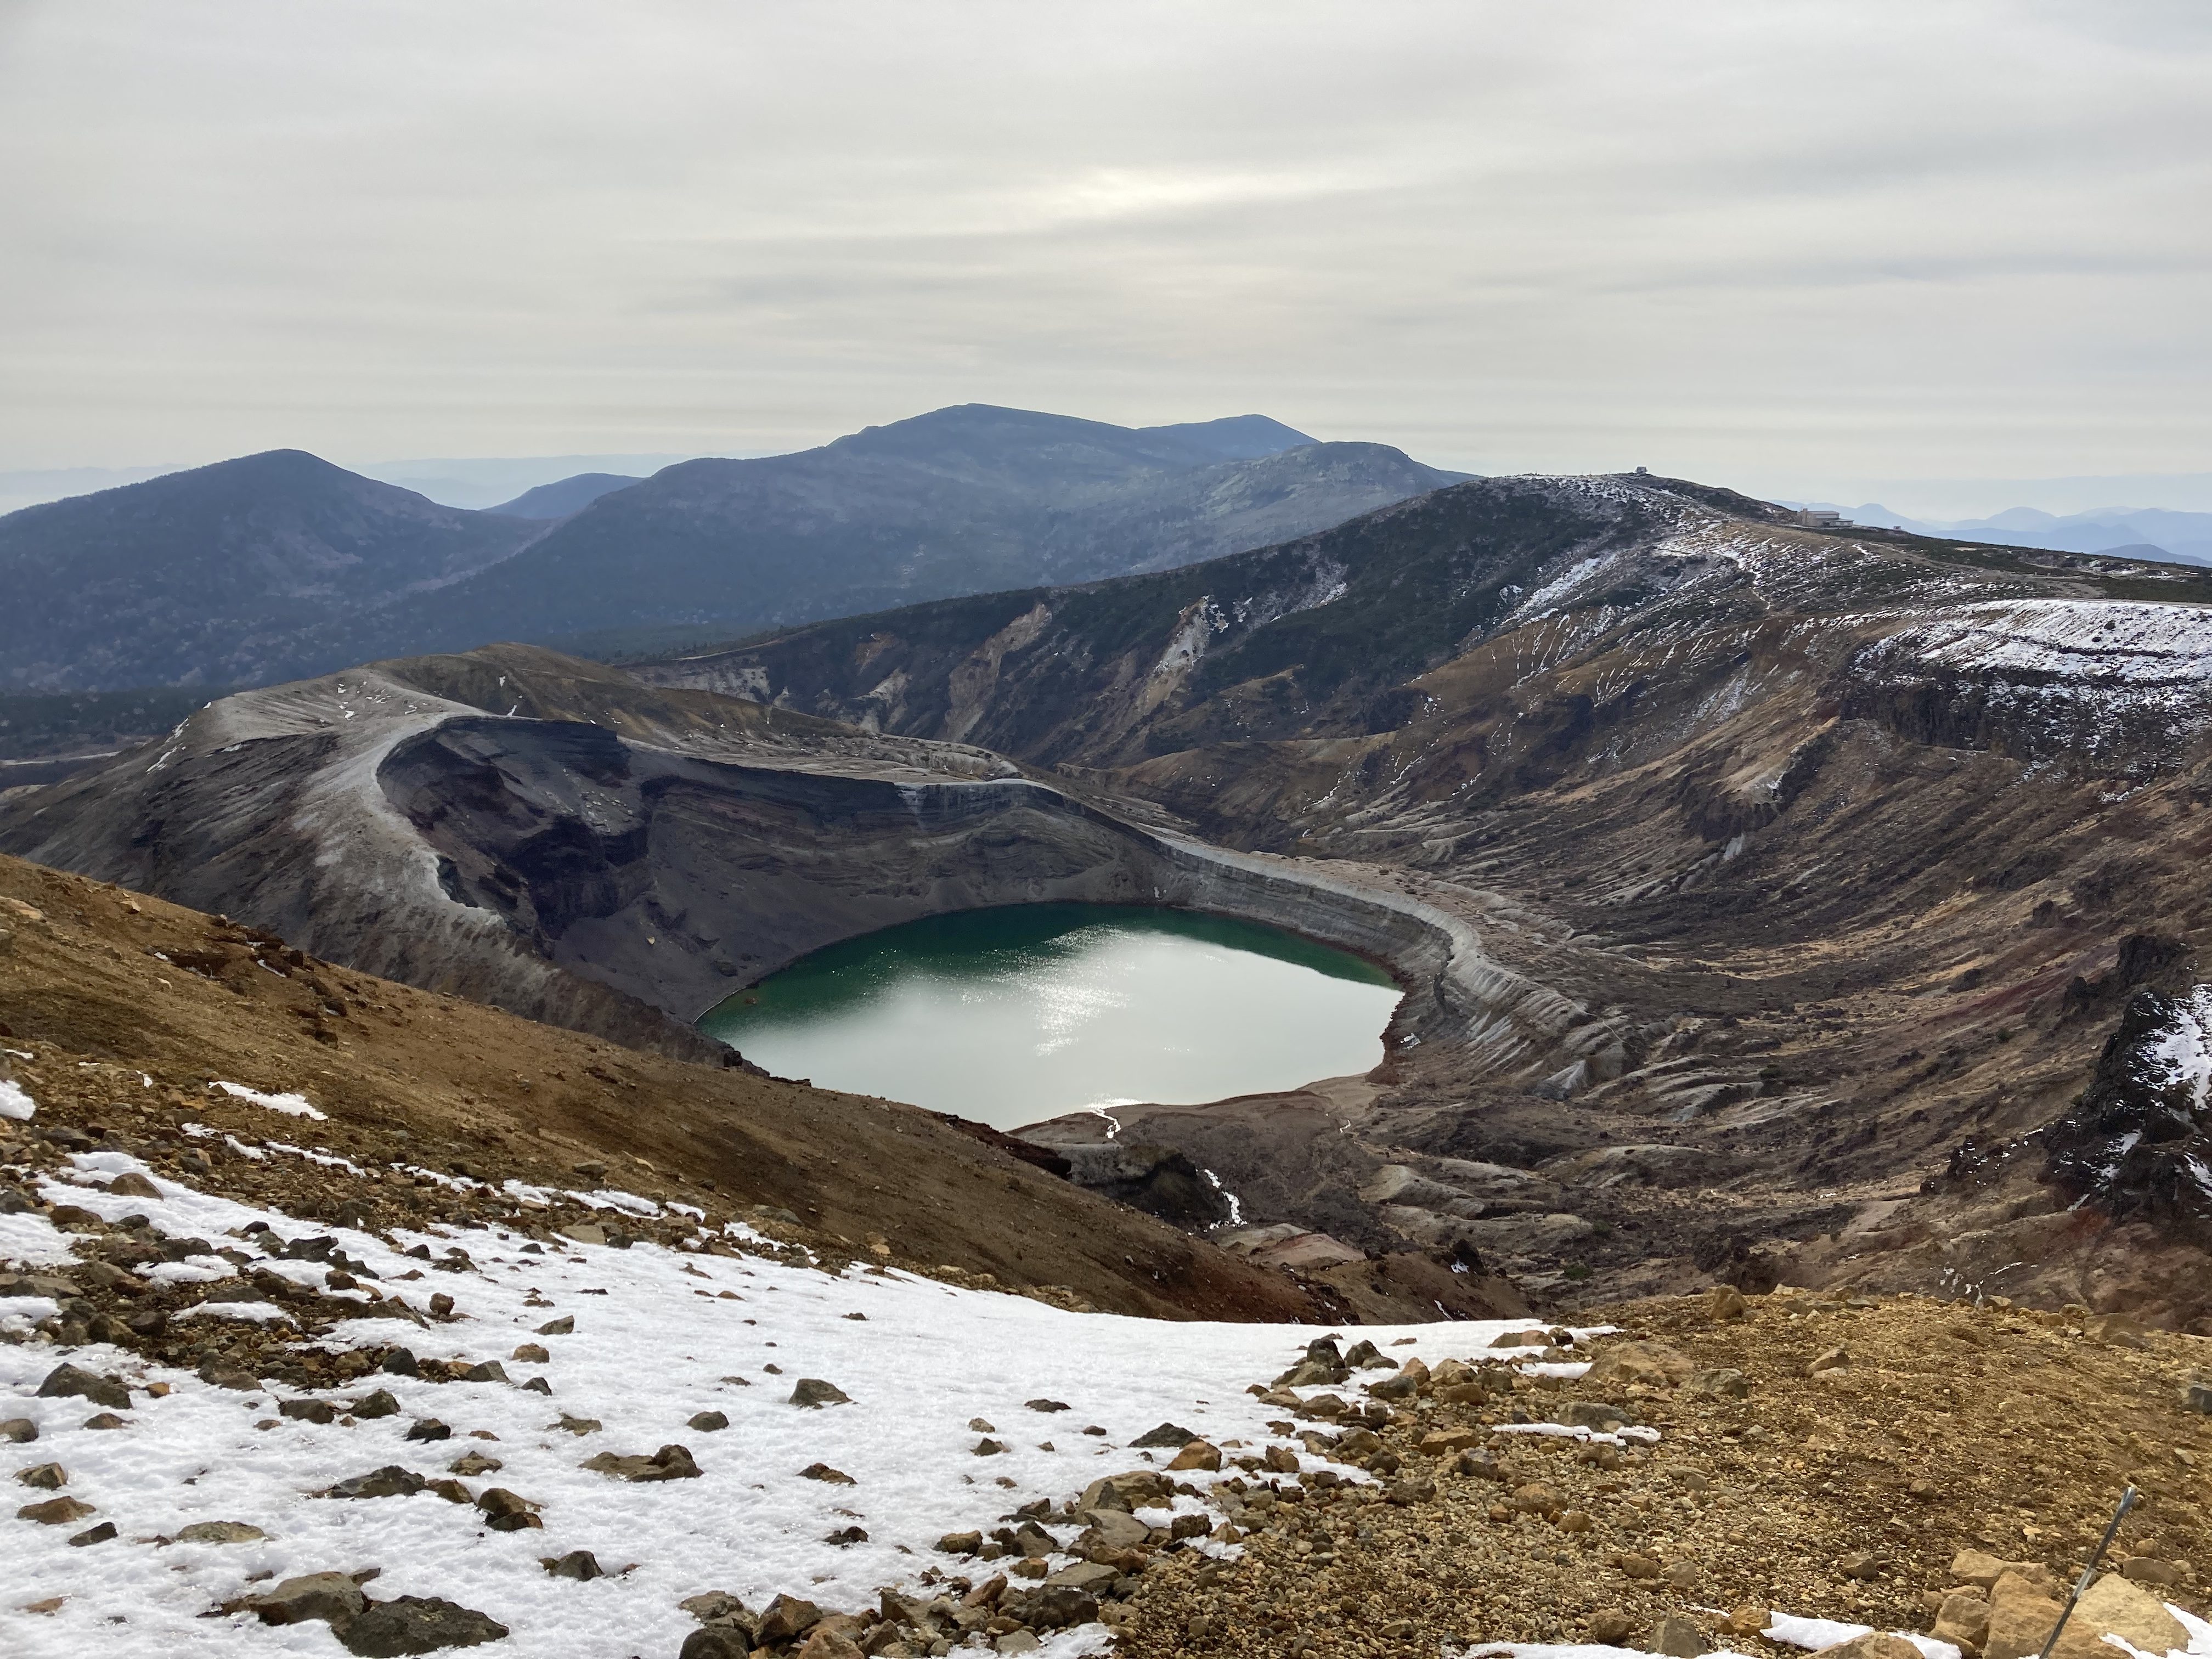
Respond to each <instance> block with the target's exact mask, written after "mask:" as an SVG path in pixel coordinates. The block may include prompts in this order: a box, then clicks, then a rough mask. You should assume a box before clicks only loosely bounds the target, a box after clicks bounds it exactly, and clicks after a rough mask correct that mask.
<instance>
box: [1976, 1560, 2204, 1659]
mask: <svg viewBox="0 0 2212 1659" xmlns="http://www.w3.org/2000/svg"><path fill="white" fill-rule="evenodd" d="M2063 1611H2064V1609H2063V1607H2061V1606H2060V1605H2059V1603H2058V1602H2057V1601H2055V1600H2053V1599H2052V1598H2051V1597H2050V1596H2048V1595H2039V1594H2037V1593H2036V1591H2035V1589H2033V1587H2032V1586H2031V1585H2030V1584H2029V1583H2027V1580H2026V1579H2024V1578H2022V1577H2021V1576H2020V1575H2019V1574H2017V1573H2010V1572H2008V1573H2006V1574H2004V1575H2002V1577H1999V1579H1998V1580H1997V1584H1996V1589H1993V1590H1992V1592H1991V1594H1990V1623H1989V1636H1988V1638H1987V1639H1985V1640H1984V1643H1983V1644H1982V1659H2032V1656H2033V1655H2036V1654H2039V1653H2041V1652H2042V1651H2043V1644H2044V1643H2045V1641H2046V1640H2047V1639H2048V1638H2049V1637H2050V1635H2051V1626H2054V1625H2056V1624H2057V1622H2058V1615H2059V1614H2060V1613H2062V1612H2063ZM2159 1651H2160V1652H2161V1653H2163V1652H2164V1651H2166V1650H2165V1649H2163V1648H2161V1649H2160V1650H2159Z"/></svg>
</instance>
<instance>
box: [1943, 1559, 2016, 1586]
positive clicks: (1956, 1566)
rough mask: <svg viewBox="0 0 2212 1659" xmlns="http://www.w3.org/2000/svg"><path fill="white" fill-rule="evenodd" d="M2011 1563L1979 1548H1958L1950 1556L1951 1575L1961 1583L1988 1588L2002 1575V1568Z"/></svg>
mask: <svg viewBox="0 0 2212 1659" xmlns="http://www.w3.org/2000/svg"><path fill="white" fill-rule="evenodd" d="M2010 1565H2012V1563H2010V1562H2009V1561H2000V1560H1998V1559H1997V1558H1996V1556H1994V1555H1986V1554H1984V1553H1982V1552H1981V1551H1980V1550H1960V1552H1959V1553H1957V1554H1956V1555H1954V1556H1953V1557H1952V1558H1951V1577H1954V1578H1955V1579H1957V1580H1958V1581H1959V1582H1960V1583H1962V1584H1972V1585H1974V1586H1975V1587H1976V1588H1977V1589H1989V1588H1990V1586H1991V1585H1993V1584H1995V1583H1996V1582H1997V1580H1998V1579H1999V1578H2001V1577H2003V1576H2004V1570H2005V1569H2006V1568H2007V1567H2008V1566H2010Z"/></svg>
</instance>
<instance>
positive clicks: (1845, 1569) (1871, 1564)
mask: <svg viewBox="0 0 2212 1659" xmlns="http://www.w3.org/2000/svg"><path fill="white" fill-rule="evenodd" d="M1888 1568H1889V1562H1888V1560H1887V1558H1886V1557H1883V1556H1880V1555H1872V1554H1867V1553H1859V1554H1855V1555H1847V1556H1845V1557H1844V1559H1843V1560H1842V1561H1841V1562H1840V1563H1838V1565H1837V1568H1836V1571H1838V1572H1840V1573H1842V1574H1843V1576H1844V1577H1846V1578H1856V1579H1858V1580H1859V1581H1861V1582H1862V1583H1872V1582H1873V1581H1874V1580H1875V1579H1877V1578H1879V1577H1881V1576H1882V1574H1883V1573H1884V1572H1886V1571H1888Z"/></svg>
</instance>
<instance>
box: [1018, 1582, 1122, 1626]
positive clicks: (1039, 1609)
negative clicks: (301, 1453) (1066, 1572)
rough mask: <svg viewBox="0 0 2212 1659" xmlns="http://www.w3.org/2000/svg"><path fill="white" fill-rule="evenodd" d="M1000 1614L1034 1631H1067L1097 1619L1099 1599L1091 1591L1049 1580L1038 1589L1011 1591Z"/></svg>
mask: <svg viewBox="0 0 2212 1659" xmlns="http://www.w3.org/2000/svg"><path fill="white" fill-rule="evenodd" d="M999 1607H1000V1612H1001V1613H1004V1614H1005V1615H1006V1617H1007V1618H1009V1619H1012V1620H1014V1621H1015V1622H1016V1623H1018V1624H1023V1625H1027V1626H1029V1627H1030V1629H1032V1630H1064V1629H1066V1627H1067V1626H1070V1625H1087V1624H1089V1623H1091V1620H1095V1619H1096V1618H1097V1617H1098V1598H1097V1596H1095V1595H1091V1593H1090V1591H1088V1590H1084V1589H1076V1588H1075V1587H1074V1586H1073V1585H1069V1584H1054V1583H1050V1582H1049V1581H1048V1582H1047V1583H1042V1584H1040V1585H1038V1586H1037V1587H1036V1589H1018V1590H1009V1591H1007V1592H1006V1599H1005V1600H1004V1601H1001V1602H1000V1604H999Z"/></svg>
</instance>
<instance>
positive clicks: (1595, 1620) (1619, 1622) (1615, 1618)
mask: <svg viewBox="0 0 2212 1659" xmlns="http://www.w3.org/2000/svg"><path fill="white" fill-rule="evenodd" d="M1584 1628H1585V1629H1586V1630H1587V1631H1588V1632H1589V1639H1590V1640H1591V1641H1593V1642H1595V1643H1596V1644H1599V1645H1600V1646H1601V1647H1608V1648H1611V1647H1618V1646H1620V1644H1621V1643H1622V1642H1623V1641H1624V1640H1626V1638H1627V1636H1628V1633H1629V1632H1631V1631H1632V1630H1634V1629H1635V1628H1636V1621H1635V1620H1633V1619H1631V1618H1630V1617H1629V1616H1628V1615H1627V1614H1626V1613H1623V1612H1622V1611H1621V1610H1620V1608H1619V1607H1600V1608H1599V1609H1598V1610H1597V1611H1596V1612H1595V1613H1592V1614H1590V1616H1589V1623H1588V1624H1587V1625H1586V1626H1584Z"/></svg>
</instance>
